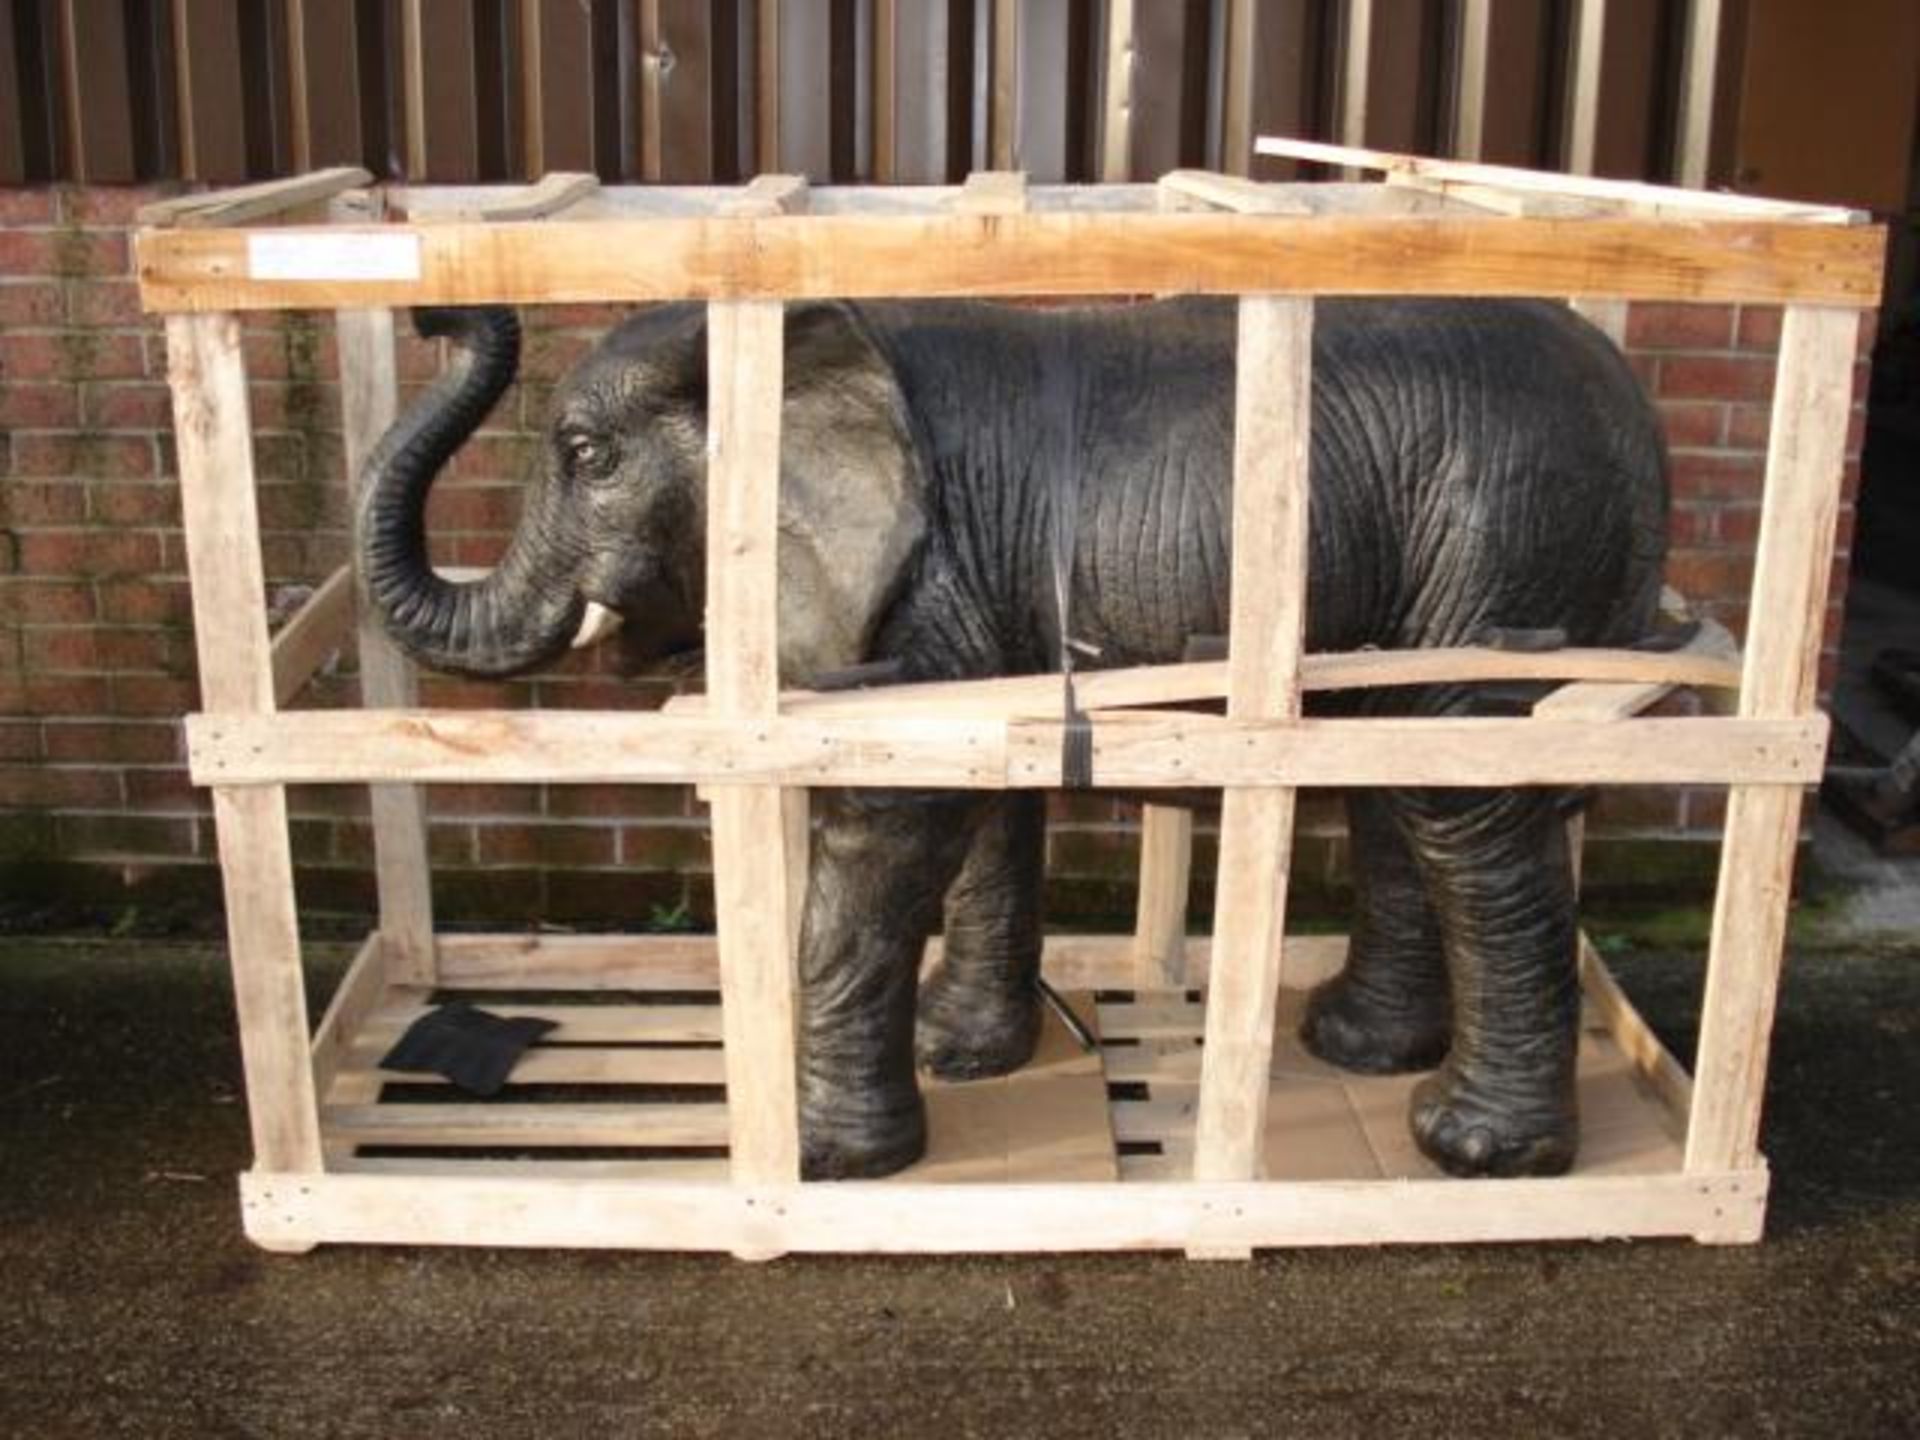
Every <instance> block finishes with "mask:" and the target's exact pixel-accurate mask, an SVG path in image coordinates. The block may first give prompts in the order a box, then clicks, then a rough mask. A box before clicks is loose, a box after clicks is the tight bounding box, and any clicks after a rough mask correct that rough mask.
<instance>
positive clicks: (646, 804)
mask: <svg viewBox="0 0 1920 1440" xmlns="http://www.w3.org/2000/svg"><path fill="white" fill-rule="evenodd" d="M434 788H435V793H436V794H437V793H438V791H439V790H440V789H441V788H442V787H439V786H436V787H434ZM692 799H693V787H692V786H690V785H555V786H553V787H552V788H551V789H550V790H549V791H548V792H547V813H548V814H550V815H556V816H563V817H567V818H574V819H588V818H596V819H610V820H626V819H639V818H641V817H643V816H644V817H647V818H649V819H653V818H659V819H677V818H681V817H684V816H688V815H691V814H692V813H693V807H692V803H691V802H692Z"/></svg>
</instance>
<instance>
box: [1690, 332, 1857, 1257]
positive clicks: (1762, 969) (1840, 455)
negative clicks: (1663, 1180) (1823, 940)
mask: <svg viewBox="0 0 1920 1440" xmlns="http://www.w3.org/2000/svg"><path fill="white" fill-rule="evenodd" d="M1859 330H1860V316H1859V314H1858V313H1857V312H1855V311H1852V310H1835V309H1826V308H1820V307H1813V306H1805V305H1795V306H1789V307H1787V312H1786V316H1785V319H1784V322H1783V324H1782V327H1781V332H1780V362H1779V371H1778V377H1777V379H1776V381H1775V385H1774V395H1773V419H1772V428H1771V431H1770V438H1769V442H1768V448H1767V478H1766V491H1765V495H1764V498H1763V502H1762V504H1763V509H1762V512H1761V513H1762V516H1763V519H1762V521H1761V525H1760V540H1759V549H1758V555H1757V558H1756V561H1755V566H1754V577H1753V596H1752V602H1751V605H1750V606H1749V610H1748V613H1749V614H1750V615H1751V616H1752V617H1753V623H1752V624H1751V625H1750V626H1749V627H1748V633H1747V637H1746V654H1745V660H1744V663H1743V669H1742V672H1741V683H1740V711H1739V713H1740V714H1741V715H1743V716H1748V717H1752V718H1755V719H1762V718H1777V717H1785V716H1795V715H1805V714H1807V713H1809V712H1810V711H1811V710H1812V708H1813V700H1814V693H1815V689H1816V687H1817V685H1818V682H1819V669H1820V663H1819V662H1820V639H1821V631H1822V621H1823V620H1824V618H1825V612H1826V595H1827V578H1828V572H1829V570H1830V568H1831V566H1832V563H1833V540H1834V527H1835V522H1836V520H1837V519H1838V516H1839V506H1840V473H1841V467H1842V464H1843V462H1844V458H1845V454H1846V443H1847V417H1848V412H1849V410H1850V408H1851V407H1850V403H1849V402H1850V398H1851V396H1852V384H1853V364H1854V347H1855V344H1856V342H1857V340H1858V337H1859ZM1800 801H1801V791H1800V788H1799V787H1798V786H1795V785H1735V786H1733V787H1732V788H1731V791H1730V793H1729V794H1728V796H1727V828H1726V838H1725V841H1724V843H1723V845H1722V848H1721V852H1720V886H1719V891H1718V893H1717V895H1716V897H1715V901H1714V914H1713V942H1712V946H1711V948H1710V950H1709V953H1708V961H1707V986H1706V998H1705V1000H1704V1001H1703V1008H1702V1016H1701V1026H1700V1049H1699V1053H1698V1055H1697V1057H1696V1060H1695V1064H1694V1088H1693V1110H1692V1113H1691V1115H1690V1117H1689V1120H1688V1125H1687V1153H1686V1167H1687V1169H1688V1170H1692V1171H1723V1170H1744V1169H1748V1168H1751V1167H1753V1166H1754V1165H1757V1164H1758V1163H1759V1136H1760V1105H1761V1096H1762V1092H1763V1090H1764V1088H1765V1084H1766V1073H1767V1048H1768V1039H1769V1035H1770V1033H1771V1031H1772V1028H1773V1012H1774V1003H1775V999H1776V997H1777V992H1778V988H1779V980H1780V959H1781V948H1782V946H1783V944H1784V943H1785V940H1786V926H1787V901H1788V898H1789V894H1790V891H1791V889H1792V885H1793V861H1794V853H1795V850H1796V848H1797V842H1798V839H1799V832H1800ZM1700 1238H1701V1239H1703V1240H1710V1239H1752V1238H1756V1237H1754V1236H1752V1235H1750V1234H1746V1235H1728V1236H1715V1235H1702V1236H1701V1237H1700Z"/></svg>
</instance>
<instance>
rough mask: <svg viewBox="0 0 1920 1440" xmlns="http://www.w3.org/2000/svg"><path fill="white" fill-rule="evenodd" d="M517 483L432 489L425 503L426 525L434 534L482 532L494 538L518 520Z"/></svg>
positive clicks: (519, 499) (509, 528)
mask: <svg viewBox="0 0 1920 1440" xmlns="http://www.w3.org/2000/svg"><path fill="white" fill-rule="evenodd" d="M521 494H522V492H521V489H520V487H519V486H517V485H451V486H446V487H444V488H436V489H435V490H434V491H433V494H432V498H431V499H429V500H428V502H427V528H428V530H430V531H432V532H434V533H435V534H448V533H451V532H454V531H461V530H477V531H484V532H486V533H487V534H489V535H493V536H495V537H498V536H499V535H500V534H502V533H503V532H507V531H511V530H512V529H513V527H514V526H515V525H516V524H517V523H518V522H519V519H520V501H521Z"/></svg>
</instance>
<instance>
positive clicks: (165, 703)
mask: <svg viewBox="0 0 1920 1440" xmlns="http://www.w3.org/2000/svg"><path fill="white" fill-rule="evenodd" d="M199 708H200V687H199V686H198V685H197V684H195V683H194V682H193V681H191V680H181V679H176V678H174V677H172V676H167V675H116V676H114V677H113V708H112V710H111V712H109V713H112V714H115V715H185V714H187V713H188V712H189V711H192V710H198V709H199Z"/></svg>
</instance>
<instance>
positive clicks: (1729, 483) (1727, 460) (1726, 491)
mask: <svg viewBox="0 0 1920 1440" xmlns="http://www.w3.org/2000/svg"><path fill="white" fill-rule="evenodd" d="M1669 473H1670V475H1671V476H1672V480H1673V493H1674V495H1675V496H1676V497H1686V498H1695V499H1706V500H1714V499H1754V500H1757V499H1758V498H1759V496H1760V486H1761V482H1762V479H1763V478H1764V473H1765V465H1764V464H1763V462H1762V459H1761V457H1760V456H1758V455H1729V454H1725V453H1690V454H1679V455H1675V456H1674V457H1673V458H1672V463H1671V466H1670V468H1669Z"/></svg>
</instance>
